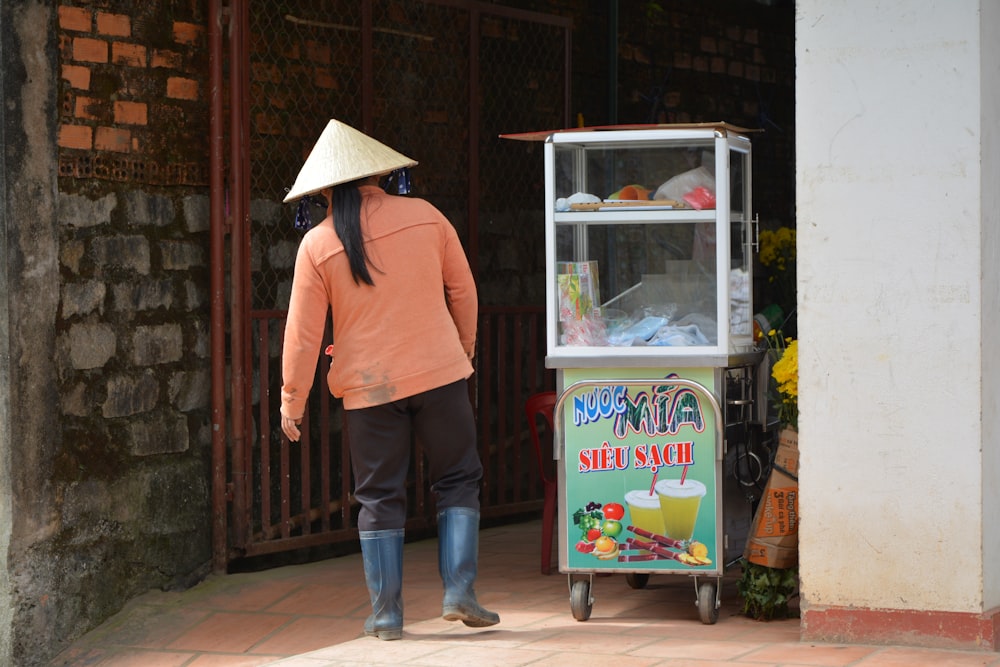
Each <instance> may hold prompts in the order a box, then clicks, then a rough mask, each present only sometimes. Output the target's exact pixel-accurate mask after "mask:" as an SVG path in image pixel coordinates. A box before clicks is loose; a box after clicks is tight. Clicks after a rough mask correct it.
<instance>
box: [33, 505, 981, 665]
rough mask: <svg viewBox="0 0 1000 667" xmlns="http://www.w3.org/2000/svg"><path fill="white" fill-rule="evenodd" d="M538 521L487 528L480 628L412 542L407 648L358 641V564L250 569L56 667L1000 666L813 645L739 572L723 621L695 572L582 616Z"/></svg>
mask: <svg viewBox="0 0 1000 667" xmlns="http://www.w3.org/2000/svg"><path fill="white" fill-rule="evenodd" d="M540 533H541V526H540V523H539V522H530V523H525V524H517V525H509V526H502V527H497V528H489V529H486V530H484V531H483V532H482V536H481V541H480V577H479V581H478V584H477V591H478V594H479V600H480V602H481V603H483V605H484V606H486V607H488V608H490V609H493V610H494V611H497V612H499V613H500V617H501V622H500V624H499V625H497V626H495V627H493V628H486V629H482V630H473V629H470V628H466V627H465V626H464V625H462V624H460V623H448V622H446V621H444V620H442V619H441V618H440V613H441V583H440V579H439V578H438V574H437V542H436V540H434V539H430V540H424V541H420V542H414V543H411V544H407V545H406V548H405V557H404V575H403V579H404V603H405V627H404V632H403V639H402V640H400V641H392V642H383V641H379V640H377V639H374V638H370V637H364V636H360V635H361V634H362V632H361V628H362V624H363V623H364V619H365V617H366V616H367V615H368V613H369V606H368V593H367V590H366V589H365V584H364V578H363V574H362V567H361V559H360V556H359V555H352V556H345V557H342V558H335V559H331V560H326V561H322V562H318V563H311V564H307V565H298V566H290V567H281V568H274V569H271V570H267V571H264V572H257V573H252V574H233V575H218V576H212V577H210V578H209V579H207V580H206V581H204V582H202V583H201V584H199V585H197V586H195V587H194V588H191V589H190V590H187V591H183V592H174V593H165V592H152V593H148V594H147V595H145V596H143V597H141V598H139V599H136V600H134V601H132V602H131V603H129V604H128V606H127V607H126V609H125V610H124V611H122V612H121V613H120V614H119V615H117V616H116V617H114V618H112V619H111V620H110V621H108V622H107V623H105V624H104V625H102V626H101V627H99V628H97V629H96V630H94V631H93V632H91V633H90V634H88V635H86V636H84V637H83V638H81V639H80V640H79V641H77V642H76V643H75V644H74V645H73V646H72V647H70V648H69V649H68V650H66V651H64V652H63V654H62V655H61V656H59V658H58V659H56V660H55V661H54V662H52V663H51V665H52V667H56V666H59V667H74V666H83V665H86V666H98V665H99V666H101V667H111V666H113V667H181V666H189V667H217V666H226V667H230V666H232V667H236V666H240V667H249V666H257V665H278V666H280V667H323V666H326V665H339V666H355V665H356V666H358V667H361V666H366V667H369V666H378V665H386V666H389V665H392V666H398V665H424V666H445V665H448V666H451V665H475V666H476V667H490V666H492V665H497V666H501V665H503V666H507V665H531V666H532V667H556V666H558V667H565V666H567V665H569V666H573V667H578V666H588V665H595V666H598V667H647V666H649V667H653V666H656V667H712V666H714V665H729V666H735V667H740V666H743V667H769V666H773V667H778V666H780V667H806V666H812V667H848V666H851V667H910V666H913V665H937V666H948V667H972V666H977V667H1000V654H997V653H976V652H965V651H945V650H929V649H917V648H907V647H902V646H863V645H843V644H813V643H803V642H800V641H799V627H798V625H799V624H798V620H797V619H788V620H781V621H771V622H766V623H765V622H758V621H752V620H750V619H748V618H746V617H743V616H741V615H739V600H738V598H737V595H736V585H735V576H736V573H734V574H733V575H732V576H730V577H727V578H726V579H725V580H724V583H723V591H722V594H723V606H722V609H721V612H720V617H719V621H718V623H715V624H714V625H705V624H703V623H701V622H700V621H699V620H698V613H697V609H696V607H695V604H694V597H695V596H694V589H693V584H692V581H691V579H690V578H688V577H686V576H672V575H663V576H654V577H651V578H650V580H649V585H648V586H647V587H646V588H643V589H640V590H633V589H632V588H630V587H629V586H628V585H627V584H626V583H625V578H624V576H621V575H612V576H607V577H597V578H595V579H594V587H593V594H594V598H595V602H594V607H593V614H592V616H591V618H590V619H589V620H588V621H586V622H579V621H576V620H574V618H573V615H572V612H571V609H570V605H569V592H568V589H567V581H566V576H565V575H559V574H553V575H551V576H547V577H546V576H543V575H541V574H540V573H539V568H538V554H539V548H538V544H539V539H540Z"/></svg>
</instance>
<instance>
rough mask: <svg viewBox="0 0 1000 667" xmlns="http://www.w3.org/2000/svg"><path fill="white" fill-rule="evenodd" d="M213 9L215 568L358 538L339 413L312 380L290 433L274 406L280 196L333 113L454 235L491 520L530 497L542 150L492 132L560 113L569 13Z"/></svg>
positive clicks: (419, 499) (292, 238) (420, 505)
mask: <svg viewBox="0 0 1000 667" xmlns="http://www.w3.org/2000/svg"><path fill="white" fill-rule="evenodd" d="M210 12H211V15H212V17H214V18H215V20H210V30H209V42H210V43H209V46H210V50H211V53H212V70H211V87H212V90H211V91H210V94H211V98H212V116H211V119H212V127H213V130H212V137H211V146H210V149H211V158H212V170H211V173H212V183H211V190H212V206H211V212H212V259H213V262H212V264H213V275H212V295H213V298H212V311H213V312H212V321H213V330H212V346H213V355H212V356H213V369H212V370H213V373H212V375H213V423H214V427H215V437H214V439H213V465H214V471H215V472H214V479H213V510H214V517H215V532H214V537H213V546H214V553H215V564H216V567H217V569H223V568H224V567H225V566H226V564H227V563H228V562H229V561H230V560H232V559H234V558H238V557H244V556H256V555H261V554H268V553H274V552H277V551H284V550H289V549H297V548H302V547H309V546H315V545H319V544H329V543H333V542H338V541H346V540H353V539H354V538H356V535H357V532H356V529H355V528H354V526H355V518H356V512H357V508H356V506H355V504H354V502H353V499H352V497H351V493H350V490H351V479H350V461H349V454H348V448H347V447H346V446H345V442H344V440H343V437H342V432H341V417H342V412H341V411H342V408H341V405H340V402H339V401H337V400H335V399H333V398H332V397H330V396H329V394H328V392H326V391H325V381H324V379H323V377H322V374H321V373H317V378H316V382H315V384H314V387H313V393H312V395H311V399H310V404H309V407H308V410H307V414H306V418H305V420H304V422H303V438H302V440H301V442H300V443H297V444H291V445H290V443H289V442H288V441H287V439H285V438H284V436H283V435H282V433H281V430H280V427H279V424H280V419H279V414H278V405H279V401H280V398H279V393H280V392H279V388H280V384H281V380H280V377H281V371H280V361H281V360H280V353H281V340H282V332H283V330H284V317H285V309H286V307H287V303H288V294H289V291H290V287H291V279H292V269H293V264H294V258H295V252H296V249H297V246H298V242H299V239H300V238H301V235H300V232H298V231H297V230H295V229H294V227H293V225H292V220H293V217H294V206H288V205H283V204H281V200H282V198H283V197H284V193H285V192H286V188H287V187H288V186H290V185H291V183H292V182H293V180H294V177H295V175H296V173H297V171H298V169H299V167H300V166H301V164H302V162H303V160H304V158H305V156H306V154H307V152H308V150H309V149H310V148H311V146H312V143H313V142H314V141H315V139H316V138H317V137H318V136H319V134H320V132H321V131H322V129H323V127H324V126H325V124H326V122H327V120H328V119H329V118H331V117H336V118H338V119H339V120H342V121H344V122H346V123H348V124H351V125H353V126H355V127H357V128H359V129H362V130H363V131H365V132H367V133H368V134H371V135H372V136H374V137H376V138H378V139H379V140H381V141H383V142H384V143H386V144H388V145H390V146H393V147H394V148H396V149H398V150H400V151H401V152H403V153H405V154H407V155H411V156H414V157H415V158H416V159H418V160H419V161H420V166H419V167H418V168H416V169H415V170H414V173H413V184H414V189H415V191H416V194H417V195H418V196H421V197H423V198H426V199H428V200H430V201H431V202H432V203H434V204H435V205H436V206H437V207H438V208H439V209H441V210H442V211H443V212H444V213H445V214H446V215H447V216H448V217H449V219H450V220H451V221H452V222H453V223H454V224H455V226H456V228H457V229H458V231H459V235H460V236H461V237H462V239H463V242H464V244H465V246H466V249H467V252H468V254H469V260H470V264H471V266H472V268H473V272H474V273H475V274H476V279H477V284H478V285H479V288H480V296H481V307H480V336H479V341H478V349H477V354H476V373H475V375H474V376H473V377H472V379H471V380H470V395H471V396H472V398H473V401H474V405H475V408H476V412H477V418H478V424H479V430H480V438H479V440H480V442H479V444H480V448H481V450H480V451H481V457H482V460H483V464H484V468H485V470H484V483H483V497H482V511H483V515H484V517H501V516H505V515H512V514H517V513H522V512H525V511H533V510H537V509H538V508H540V506H541V493H542V489H541V483H540V480H539V479H538V471H537V469H536V465H535V464H534V459H533V454H532V450H531V445H530V443H529V441H528V437H527V430H526V422H525V419H524V417H523V408H522V406H523V404H524V399H525V398H526V397H527V396H529V395H530V394H532V393H534V392H537V391H541V390H544V389H551V388H552V387H553V386H554V379H553V377H552V374H551V372H550V371H547V370H546V369H545V368H544V364H543V355H544V347H543V330H544V318H543V313H542V309H541V307H540V306H537V305H523V304H537V303H540V297H539V294H540V290H541V283H540V276H541V269H540V268H539V269H538V270H537V271H535V267H533V266H532V261H531V258H532V257H533V256H537V257H538V258H539V260H540V261H543V258H542V255H541V252H540V248H541V246H542V244H543V242H542V224H541V220H542V219H543V217H542V215H541V211H540V210H539V207H540V205H541V195H540V189H539V184H540V182H541V174H540V168H541V164H542V160H541V153H540V147H539V146H537V145H535V144H530V145H525V144H524V143H523V142H503V141H501V140H500V139H499V138H498V135H499V134H501V133H503V132H511V131H523V130H531V129H539V128H548V127H551V128H557V127H564V126H566V124H567V123H568V120H569V109H568V100H569V53H570V24H569V20H568V19H563V18H559V17H553V16H549V15H544V14H538V13H534V12H525V11H519V10H513V9H509V8H504V7H501V6H498V5H492V4H486V3H482V2H468V1H467V2H462V1H458V0H454V1H449V0H424V1H422V2H417V1H414V2H406V3H400V2H391V1H390V0H362V1H361V2H358V1H357V0H323V1H320V0H255V1H253V2H249V1H248V0H243V1H241V0H231V1H230V2H228V3H224V2H222V0H211V1H210ZM230 100H234V101H236V102H237V103H236V104H230V103H229V101H230ZM515 144H517V145H515ZM536 251H537V252H536ZM512 254H513V257H514V260H513V261H512V260H511V255H512ZM532 275H537V276H538V278H539V281H532V280H527V279H526V277H528V278H530V277H531V276H532ZM536 283H538V284H536ZM415 447H416V454H415V456H414V457H413V461H412V464H411V474H410V478H409V483H408V484H409V500H410V503H409V510H408V511H409V514H408V523H407V527H408V528H414V529H421V528H426V527H428V526H430V525H432V524H433V516H434V507H433V500H432V498H431V495H430V492H429V489H428V483H427V480H426V479H425V476H424V467H423V458H422V456H421V454H420V446H419V443H415Z"/></svg>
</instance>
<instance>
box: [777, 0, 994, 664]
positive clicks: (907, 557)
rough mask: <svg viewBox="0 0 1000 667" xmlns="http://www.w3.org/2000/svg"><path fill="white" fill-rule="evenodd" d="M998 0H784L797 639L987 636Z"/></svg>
mask: <svg viewBox="0 0 1000 667" xmlns="http://www.w3.org/2000/svg"><path fill="white" fill-rule="evenodd" d="M998 28H1000V3H998V2H997V1H996V0H947V1H945V0H937V1H934V0H920V1H917V0H877V1H873V0H799V2H798V3H797V7H796V125H795V131H796V137H797V154H796V172H797V177H796V178H797V206H798V209H797V229H798V244H799V245H798V262H797V267H798V281H799V282H798V303H799V320H798V322H799V327H798V330H799V336H800V344H799V347H800V351H799V353H800V369H799V387H800V411H801V414H800V422H799V426H800V429H799V430H800V437H799V448H800V453H801V463H800V478H799V486H800V489H801V507H800V510H801V514H802V524H801V527H800V535H799V540H800V542H799V544H800V546H799V550H800V574H801V582H802V612H803V613H802V635H803V638H804V639H807V640H829V641H865V642H869V641H870V642H879V643H882V642H886V643H904V644H925V645H931V646H961V647H963V648H974V647H980V646H981V647H987V648H993V649H995V648H997V639H998V638H997V632H998V630H997V629H996V628H997V626H1000V619H998V612H1000V568H998V566H997V564H998V563H1000V379H998V372H1000V342H998V341H1000V296H998V295H1000V284H998V283H1000V264H998V260H1000V257H998V256H1000V215H998V209H1000V197H998V194H997V191H998V189H1000V158H998V156H1000V48H998V46H997V44H998V40H997V37H996V35H997V31H998Z"/></svg>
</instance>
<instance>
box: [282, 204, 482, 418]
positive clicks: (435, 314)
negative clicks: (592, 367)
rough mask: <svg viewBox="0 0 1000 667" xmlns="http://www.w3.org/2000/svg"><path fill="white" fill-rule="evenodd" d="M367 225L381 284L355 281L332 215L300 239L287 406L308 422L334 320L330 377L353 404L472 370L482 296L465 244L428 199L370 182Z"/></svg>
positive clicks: (394, 396)
mask: <svg viewBox="0 0 1000 667" xmlns="http://www.w3.org/2000/svg"><path fill="white" fill-rule="evenodd" d="M361 195H362V202H361V230H362V234H363V236H364V238H365V241H366V244H367V245H366V247H367V250H368V257H369V259H370V260H371V264H372V265H373V266H371V265H370V266H369V270H370V271H371V276H372V280H374V282H375V285H374V286H371V285H366V284H364V283H363V282H362V283H360V284H355V283H354V280H353V279H352V278H351V270H350V266H349V264H348V261H347V255H346V254H345V252H344V247H343V245H342V244H341V242H340V238H339V237H338V236H337V233H336V232H335V231H334V228H333V219H332V217H331V216H327V218H326V219H325V220H324V221H323V222H321V223H320V224H318V225H317V226H316V227H314V228H312V229H310V230H309V231H308V232H307V233H306V235H305V237H304V238H303V239H302V243H301V244H300V245H299V250H298V255H297V257H296V259H295V276H294V278H293V281H292V293H291V299H290V301H289V304H288V321H287V323H286V325H285V340H284V348H283V351H282V381H283V384H282V387H281V412H282V414H283V415H285V416H286V417H290V418H292V419H299V418H300V417H302V414H303V412H304V410H305V401H306V398H307V397H308V395H309V390H310V388H311V386H312V382H313V376H314V373H315V370H316V361H317V357H318V356H319V347H320V344H321V342H322V336H323V329H324V326H325V324H326V313H327V307H328V306H329V308H330V309H331V312H332V316H333V355H332V358H331V360H330V370H329V373H328V374H327V383H328V384H329V387H330V391H331V392H332V393H333V395H334V396H337V397H342V398H343V399H344V407H345V408H346V409H348V410H353V409H358V408H365V407H371V406H374V405H382V404H384V403H389V402H391V401H395V400H398V399H402V398H406V397H408V396H413V395H415V394H419V393H421V392H424V391H428V390H430V389H435V388H437V387H441V386H444V385H446V384H449V383H451V382H455V381H457V380H460V379H463V378H468V377H469V376H470V375H471V374H472V364H471V363H470V362H471V359H472V355H473V351H474V349H475V343H476V319H477V316H478V301H477V295H476V285H475V282H474V280H473V278H472V273H471V271H470V270H469V263H468V260H467V259H466V257H465V252H464V250H463V248H462V244H461V241H460V240H459V238H458V234H457V233H456V232H455V228H454V227H452V225H451V223H450V222H449V221H448V219H447V218H445V216H444V215H443V214H442V213H441V212H440V211H438V210H437V209H436V208H434V207H433V206H432V205H431V204H429V203H428V202H426V201H424V200H422V199H414V198H409V197H397V196H392V195H388V194H386V193H385V192H383V191H382V190H381V189H379V188H377V187H375V186H370V185H365V186H361Z"/></svg>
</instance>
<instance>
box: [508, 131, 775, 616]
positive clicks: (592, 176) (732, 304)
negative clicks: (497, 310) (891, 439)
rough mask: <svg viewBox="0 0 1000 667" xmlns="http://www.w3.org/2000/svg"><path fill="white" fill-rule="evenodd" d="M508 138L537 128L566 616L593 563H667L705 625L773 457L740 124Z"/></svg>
mask: <svg viewBox="0 0 1000 667" xmlns="http://www.w3.org/2000/svg"><path fill="white" fill-rule="evenodd" d="M505 137H506V138H511V139H521V140H531V139H534V140H542V141H544V142H545V143H544V162H545V165H544V168H545V202H544V206H545V254H546V311H547V317H546V320H547V321H546V336H547V344H546V366H547V367H549V368H555V369H556V370H557V391H558V399H557V402H556V407H555V417H556V418H555V442H554V452H553V456H554V458H555V459H557V461H558V463H557V469H558V486H559V492H558V498H559V502H558V505H559V513H558V527H557V534H558V536H559V539H558V542H559V569H560V572H562V573H565V574H567V575H568V580H569V589H570V606H571V609H572V612H573V615H574V617H575V618H577V619H578V620H587V618H589V617H590V614H591V610H592V606H593V602H594V599H593V577H594V575H595V574H601V573H623V574H624V575H625V578H626V581H627V583H628V584H629V585H630V586H632V587H633V588H642V587H644V586H645V585H646V583H647V581H648V578H649V576H650V575H653V574H673V575H687V576H690V577H692V578H693V580H694V589H695V603H696V605H697V609H698V614H699V617H700V619H701V621H702V622H704V623H715V622H716V620H717V619H718V613H719V605H720V599H721V578H722V575H723V572H724V569H725V567H726V566H727V563H728V564H732V563H733V562H736V561H737V560H739V558H740V557H741V556H742V552H743V549H744V546H745V544H746V538H747V534H748V532H749V527H750V523H751V519H752V513H753V507H752V505H753V502H754V499H755V495H757V492H756V490H755V487H756V488H759V484H760V483H761V482H762V481H763V480H764V479H766V474H767V470H766V468H767V464H768V456H767V454H766V447H764V446H763V445H762V443H763V442H764V441H765V440H766V438H767V437H768V436H767V430H768V424H767V421H768V420H767V417H766V415H767V405H766V398H765V396H766V383H767V381H768V376H769V373H768V371H767V368H766V367H765V366H766V358H765V357H766V355H765V354H764V352H763V351H761V350H759V349H757V347H756V346H755V342H754V341H755V336H754V320H753V313H754V310H753V297H752V292H753V290H752V285H753V274H752V261H751V260H752V252H753V251H754V243H755V234H756V220H755V219H753V217H752V214H751V211H752V208H751V154H750V139H749V137H748V132H747V131H746V130H742V129H740V128H736V127H733V126H731V125H728V124H726V123H710V124H694V125H653V126H631V127H623V126H616V127H607V128H592V129H587V128H578V129H572V130H563V131H553V132H545V133H532V134H523V135H505ZM765 333H766V332H765ZM758 497H759V496H758Z"/></svg>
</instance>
